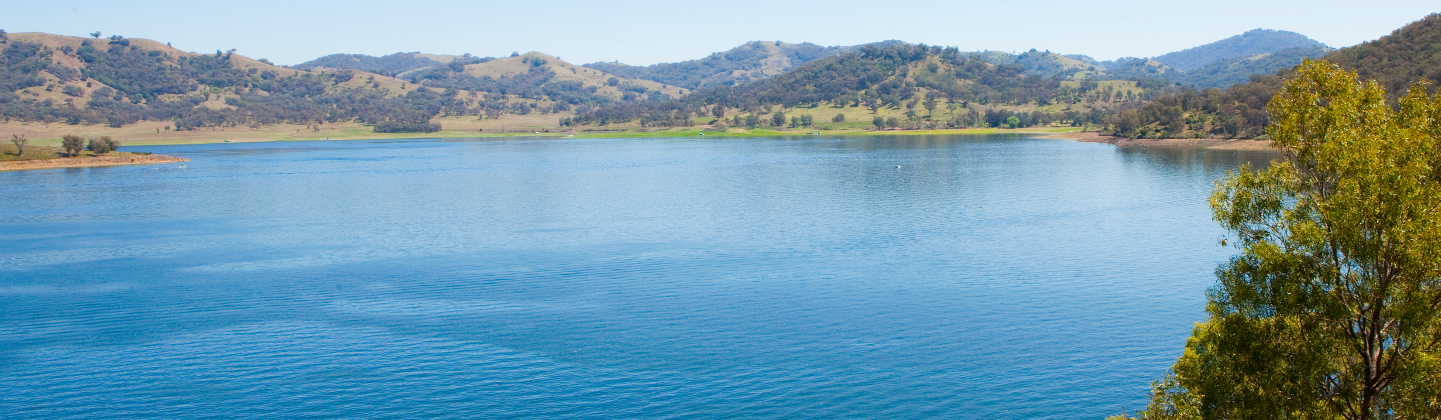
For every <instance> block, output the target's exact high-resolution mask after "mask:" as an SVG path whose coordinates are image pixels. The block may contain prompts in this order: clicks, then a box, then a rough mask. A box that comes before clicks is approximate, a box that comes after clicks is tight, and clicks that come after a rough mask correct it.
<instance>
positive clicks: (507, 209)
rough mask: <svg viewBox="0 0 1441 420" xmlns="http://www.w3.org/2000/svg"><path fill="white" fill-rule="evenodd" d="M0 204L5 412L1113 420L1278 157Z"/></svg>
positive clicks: (510, 159) (319, 155) (635, 149)
mask: <svg viewBox="0 0 1441 420" xmlns="http://www.w3.org/2000/svg"><path fill="white" fill-rule="evenodd" d="M135 149H139V150H146V151H154V152H158V153H167V154H178V155H182V156H186V157H189V158H192V159H193V161H191V162H188V163H187V165H185V167H184V168H181V167H179V166H176V165H169V166H148V167H140V166H137V167H116V168H91V169H75V170H54V171H35V172H12V173H0V196H4V197H6V201H5V205H4V206H0V308H4V309H3V312H0V412H5V413H10V414H13V415H11V417H19V418H55V417H86V418H93V417H124V418H134V417H166V418H168V417H200V416H235V415H239V416H266V417H300V416H327V417H439V416H456V417H459V416H465V417H498V416H523V417H539V416H545V417H637V416H641V417H802V416H804V417H864V418H874V417H1004V418H1016V417H1022V418H1074V417H1100V416H1104V415H1108V414H1114V413H1116V412H1118V411H1119V410H1120V408H1121V406H1122V405H1125V406H1127V407H1137V406H1139V405H1140V404H1141V403H1142V400H1143V398H1144V397H1145V394H1146V390H1147V389H1148V384H1149V382H1150V381H1152V380H1154V379H1155V378H1157V377H1158V376H1159V375H1160V374H1161V373H1162V371H1163V370H1164V369H1165V367H1166V366H1167V365H1169V363H1170V361H1171V360H1173V359H1174V357H1175V356H1176V355H1177V353H1178V352H1179V350H1180V347H1181V345H1182V343H1183V342H1184V338H1185V337H1186V335H1187V334H1188V333H1189V330H1190V327H1191V323H1192V322H1194V321H1197V320H1199V319H1200V317H1201V316H1202V306H1203V298H1204V296H1203V292H1204V290H1205V288H1206V287H1207V286H1209V285H1210V284H1211V281H1212V280H1211V271H1212V269H1213V268H1214V267H1215V265H1216V264H1217V263H1218V262H1220V261H1222V260H1224V258H1226V256H1227V250H1226V249H1223V248H1221V247H1219V246H1217V245H1216V243H1215V242H1216V241H1217V239H1218V238H1219V235H1220V234H1221V232H1220V230H1219V229H1218V228H1216V227H1215V225H1214V223H1212V222H1211V221H1209V220H1208V217H1209V210H1208V209H1207V208H1206V205H1205V198H1206V196H1207V195H1208V194H1209V192H1210V189H1211V187H1212V182H1213V180H1214V179H1215V178H1216V177H1218V176H1220V175H1221V174H1223V173H1224V172H1225V171H1226V170H1228V169H1231V168H1234V167H1236V166H1237V165H1239V164H1240V163H1241V162H1245V161H1251V162H1258V163H1260V162H1264V161H1266V160H1269V159H1270V158H1271V157H1272V156H1273V155H1272V154H1270V153H1267V152H1233V151H1210V150H1198V149H1158V148H1152V149H1117V148H1115V147H1112V146H1109V145H1103V144H1088V143H1075V142H1068V141H1061V140H1045V139H1029V138H1025V137H1022V136H989V137H987V136H913V137H870V138H865V137H843V138H833V137H820V136H812V137H800V138H789V139H752V140H699V139H647V140H603V141H602V140H546V141H534V140H519V139H509V140H445V141H441V140H415V141H401V142H396V141H373V142H372V141H352V142H300V143H249V144H223V145H194V146H173V147H153V148H135Z"/></svg>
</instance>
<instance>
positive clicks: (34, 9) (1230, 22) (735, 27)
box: [0, 0, 1441, 65]
mask: <svg viewBox="0 0 1441 420" xmlns="http://www.w3.org/2000/svg"><path fill="white" fill-rule="evenodd" d="M6 3H8V4H6V5H5V6H4V7H3V12H0V29H4V30H6V31H9V32H48V33H54V34H62V35H74V36H85V34H87V33H90V32H94V31H100V32H102V33H103V34H104V35H105V36H109V35H112V34H119V35H123V36H126V37H131V38H149V39H154V40H157V41H161V42H171V43H173V45H175V46H176V47H178V48H181V49H184V50H187V51H196V52H209V51H215V50H217V49H221V50H228V49H231V48H236V49H239V53H240V54H243V55H246V56H249V57H254V58H269V59H271V60H272V61H275V62H276V63H279V64H297V63H301V62H304V61H307V60H310V59H314V58H316V57H320V56H323V55H327V54H333V53H361V54H372V55H383V54H389V53H394V52H400V51H422V52H428V53H438V54H460V53H466V52H468V53H472V54H476V55H481V56H495V55H502V54H510V53H511V52H512V51H519V52H526V51H541V52H545V53H548V54H552V55H557V56H560V57H561V59H563V60H565V61H569V62H573V63H577V64H583V63H590V62H595V61H612V60H619V61H620V62H623V63H630V64H642V65H643V64H653V63H659V62H672V61H681V60H688V59H695V58H700V57H704V56H705V55H707V54H710V53H712V52H717V51H724V50H727V49H730V48H731V47H734V46H736V45H740V44H742V43H745V42H747V41H753V40H765V41H772V40H781V41H785V42H813V43H816V44H821V45H855V44H862V43H867V42H874V41H882V40H888V39H899V40H903V41H908V42H915V43H926V44H932V45H947V46H956V47H960V48H961V50H964V51H973V50H985V49H989V50H1000V51H1024V50H1029V49H1031V48H1037V49H1042V50H1051V51H1055V52H1061V53H1067V54H1087V55H1090V56H1092V57H1095V58H1097V59H1100V60H1109V59H1114V58H1117V57H1123V56H1137V57H1150V56H1156V55H1160V54H1164V53H1167V52H1171V51H1176V50H1180V49H1185V48H1190V47H1194V46H1197V45H1201V44H1205V43H1209V42H1213V41H1216V40H1220V39H1222V38H1226V37H1229V36H1232V35H1237V34H1240V33H1241V32H1245V31H1247V30H1250V29H1255V28H1267V29H1281V30H1288V31H1294V32H1299V33H1301V34H1304V35H1306V36H1309V37H1311V38H1313V39H1316V40H1318V41H1321V42H1323V43H1326V44H1327V45H1330V46H1332V47H1344V46H1350V45H1355V44H1358V43H1361V42H1364V41H1369V40H1373V39H1376V38H1378V37H1381V36H1383V35H1386V34H1388V33H1390V32H1391V31H1392V30H1394V29H1396V28H1399V27H1401V26H1402V25H1405V24H1407V23H1410V22H1413V21H1416V20H1418V19H1421V18H1422V17H1424V16H1426V15H1427V14H1429V13H1435V12H1438V11H1441V5H1438V3H1437V2H1436V1H1435V0H1430V1H1384V0H1382V1H1364V2H1363V1H1355V0H1351V1H1326V0H1323V1H1314V0H1313V1H1262V0H1246V1H1237V0H1216V1H1205V2H1156V1H1129V0H1122V1H1104V0H1101V1H1090V2H1084V1H1074V0H1072V1H995V0H992V1H958V0H950V1H910V2H905V1H900V2H882V1H851V0H830V1H811V2H783V1H752V0H737V1H698V2H697V1H692V2H663V1H649V0H642V1H624V2H611V1H563V0H549V1H548V0H531V1H526V0H515V1H506V2H491V1H470V2H447V1H431V0H411V1H386V2H380V1H371V0H347V1H301V2H293V1H273V0H262V1H196V0H187V1H146V0H130V1H116V0H108V1H63V0H60V1H35V0H29V1H27V0H11V1H7V2H6ZM1172 4H1174V5H1172Z"/></svg>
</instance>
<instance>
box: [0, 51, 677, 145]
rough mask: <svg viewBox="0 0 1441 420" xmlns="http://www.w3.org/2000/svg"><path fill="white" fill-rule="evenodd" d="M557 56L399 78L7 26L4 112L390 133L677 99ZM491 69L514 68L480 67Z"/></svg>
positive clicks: (0, 95) (0, 68) (45, 117)
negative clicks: (343, 125)
mask: <svg viewBox="0 0 1441 420" xmlns="http://www.w3.org/2000/svg"><path fill="white" fill-rule="evenodd" d="M547 64H549V65H547ZM557 65H560V63H559V60H555V59H554V58H553V57H551V58H541V56H539V55H537V56H535V57H531V56H529V55H528V56H519V55H518V56H515V57H509V58H505V59H498V60H497V59H481V58H475V57H458V58H455V59H454V60H452V62H451V63H450V64H447V65H445V66H440V67H437V68H438V69H442V70H440V71H438V72H435V73H425V74H423V75H422V76H423V77H415V78H413V79H411V80H399V79H395V78H391V77H386V76H384V75H379V74H374V73H370V72H365V71H359V70H350V69H346V70H320V71H305V70H299V69H290V68H284V67H277V66H273V65H270V64H269V63H267V62H261V61H256V60H252V59H249V58H246V57H243V56H240V55H238V54H234V52H233V51H231V52H222V51H216V52H215V54H194V53H188V52H184V51H180V50H176V49H174V48H170V47H169V46H168V45H164V44H160V43H156V42H154V41H149V40H143V39H127V38H124V37H121V36H112V37H110V38H108V39H98V37H97V39H85V38H78V37H66V36H57V35H49V34H40V33H22V34H5V33H4V32H0V118H4V120H5V121H7V122H8V121H10V120H20V121H40V122H45V123H50V122H63V123H66V124H87V125H88V124H105V125H109V126H111V127H121V126H124V125H128V124H132V123H135V122H137V121H141V120H148V121H171V122H173V127H170V128H172V129H175V130H190V129H194V128H196V127H234V126H251V127H258V126H262V125H272V124H281V123H290V124H312V123H322V122H346V121H356V122H361V123H364V124H370V125H373V126H374V127H375V130H376V131H380V132H402V131H422V132H424V131H435V130H438V129H439V127H438V126H436V125H435V124H432V123H430V122H429V120H430V119H431V118H432V117H435V116H445V115H476V116H485V117H491V118H493V117H497V116H499V115H501V114H529V113H533V112H540V113H549V112H557V111H560V110H564V109H568V108H569V107H570V106H573V105H576V104H602V103H610V102H624V101H640V100H648V99H656V100H660V99H665V98H669V97H670V96H669V95H667V94H666V93H665V92H664V91H665V90H666V89H665V87H663V86H658V85H659V84H653V82H648V81H628V80H626V81H622V80H620V79H618V78H614V77H613V76H610V75H608V74H604V73H602V72H599V71H596V70H589V69H581V70H584V71H585V72H586V74H585V77H584V78H582V77H579V76H575V77H570V75H567V76H557V75H556V74H555V73H556V72H555V69H556V68H557V67H556V66H557ZM487 66H489V67H487ZM567 66H568V65H567ZM569 68H570V71H569V72H570V73H578V72H577V69H576V68H575V67H574V66H570V67H569ZM457 69H458V70H457ZM487 69H491V70H494V69H502V70H503V71H499V72H496V73H494V74H493V75H486V74H474V75H472V74H470V72H482V73H483V72H485V71H488V70H487ZM506 69H509V70H506ZM511 70H514V71H511ZM468 71H470V72H468ZM580 79H585V80H589V82H582V81H581V80H580ZM417 85H419V86H417ZM626 89H629V90H631V92H629V93H627V92H626V91H625V90H626ZM671 93H673V94H677V95H678V94H679V93H680V91H679V89H677V88H671Z"/></svg>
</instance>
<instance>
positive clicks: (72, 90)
mask: <svg viewBox="0 0 1441 420" xmlns="http://www.w3.org/2000/svg"><path fill="white" fill-rule="evenodd" d="M60 93H64V94H66V95H70V96H75V97H79V96H82V95H85V89H81V88H80V87H79V86H74V85H66V86H65V88H63V89H60Z"/></svg>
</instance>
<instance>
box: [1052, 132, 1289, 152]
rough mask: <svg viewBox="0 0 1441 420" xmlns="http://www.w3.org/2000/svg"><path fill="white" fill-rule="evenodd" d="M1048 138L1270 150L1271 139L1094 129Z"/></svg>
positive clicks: (1128, 143)
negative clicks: (1129, 134)
mask: <svg viewBox="0 0 1441 420" xmlns="http://www.w3.org/2000/svg"><path fill="white" fill-rule="evenodd" d="M1044 137H1046V138H1053V139H1068V140H1075V141H1081V142H1087V143H1106V144H1114V145H1116V146H1120V147H1200V148H1205V149H1217V150H1269V149H1271V141H1270V140H1244V139H1128V138H1124V137H1111V136H1107V135H1103V134H1101V133H1097V132H1094V131H1088V132H1077V133H1056V134H1051V135H1048V136H1044Z"/></svg>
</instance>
